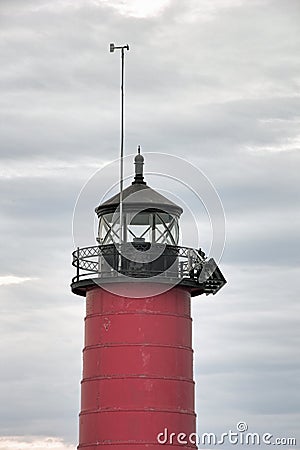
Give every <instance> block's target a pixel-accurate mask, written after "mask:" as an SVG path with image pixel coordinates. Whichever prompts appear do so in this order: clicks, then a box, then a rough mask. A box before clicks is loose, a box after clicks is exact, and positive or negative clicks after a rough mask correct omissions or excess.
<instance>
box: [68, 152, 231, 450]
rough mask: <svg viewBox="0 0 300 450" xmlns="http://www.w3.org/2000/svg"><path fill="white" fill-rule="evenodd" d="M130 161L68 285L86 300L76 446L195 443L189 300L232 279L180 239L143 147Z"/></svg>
mask: <svg viewBox="0 0 300 450" xmlns="http://www.w3.org/2000/svg"><path fill="white" fill-rule="evenodd" d="M133 162H134V164H133V177H132V182H131V184H129V185H128V186H127V187H126V188H125V189H124V190H123V191H122V193H121V195H120V193H118V194H116V195H115V196H113V197H111V198H110V199H108V200H106V201H105V202H103V203H101V204H100V205H98V206H97V207H96V210H95V211H96V214H97V217H98V224H99V227H98V234H97V238H96V240H97V242H96V245H93V246H90V247H83V248H77V249H76V250H75V251H74V252H73V265H74V267H75V270H76V273H75V276H74V278H73V280H72V284H71V289H72V292H73V293H74V294H76V295H79V296H82V297H85V299H86V317H85V342H84V349H83V375H82V382H81V412H80V417H79V446H78V448H79V449H82V450H83V449H84V450H145V449H147V450H158V449H159V448H161V447H162V444H164V448H165V449H167V450H170V449H171V448H172V449H174V447H175V448H178V447H176V446H179V447H180V448H186V449H192V448H197V442H196V439H195V433H196V414H195V407H194V385H195V383H194V379H193V349H192V319H191V299H192V298H193V297H198V296H201V295H210V294H216V293H217V292H218V291H219V289H221V288H222V286H223V285H224V284H225V283H226V280H225V278H224V276H223V275H222V273H221V271H220V269H219V267H218V266H217V264H216V262H215V261H214V260H213V259H212V258H210V259H208V258H206V257H205V254H204V252H203V251H202V250H199V249H194V248H188V247H183V246H180V245H179V236H180V217H181V215H182V214H183V213H184V211H183V209H182V208H181V207H180V206H179V205H177V204H175V203H174V202H172V201H171V200H169V199H168V198H166V197H165V196H163V195H162V194H161V193H159V192H157V191H156V190H154V189H152V188H151V187H150V186H149V185H148V184H147V180H146V179H145V178H146V177H144V163H146V161H144V157H143V155H142V154H141V152H140V149H138V153H137V154H136V156H135V158H134V161H133ZM95 206H96V205H95Z"/></svg>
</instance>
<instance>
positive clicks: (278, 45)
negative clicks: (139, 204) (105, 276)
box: [0, 0, 300, 450]
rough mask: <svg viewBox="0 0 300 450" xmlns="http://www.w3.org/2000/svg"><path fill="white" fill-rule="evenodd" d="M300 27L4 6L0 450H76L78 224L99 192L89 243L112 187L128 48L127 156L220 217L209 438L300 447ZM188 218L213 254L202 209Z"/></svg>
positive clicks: (259, 12)
mask: <svg viewBox="0 0 300 450" xmlns="http://www.w3.org/2000/svg"><path fill="white" fill-rule="evenodd" d="M299 23H300V3H299V1H298V0H289V1H288V2H283V1H281V0H251V1H249V0H248V1H247V0H202V1H201V2H200V1H197V0H189V1H187V0H169V1H167V0H155V1H151V2H149V1H146V0H128V1H121V0H119V1H117V0H116V1H113V0H85V1H83V0H72V1H71V0H51V1H50V0H35V1H33V0H27V1H26V2H25V1H23V0H1V1H0V55H1V70H0V90H1V93H0V95H1V102H0V115H1V120H0V144H1V145H0V158H1V161H0V186H1V196H0V208H1V216H0V230H1V233H0V240H1V258H0V296H1V297H0V298H1V312H2V313H1V316H0V322H1V324H0V329H1V342H0V349H1V350H0V351H1V376H0V397H1V406H0V450H8V449H9V450H19V449H27V448H35V449H37V450H45V449H52V448H53V449H57V450H72V449H75V448H76V445H77V441H78V412H79V409H80V403H79V394H80V378H81V357H82V353H81V350H82V347H83V318H84V300H83V299H82V298H79V297H76V296H74V295H73V294H72V293H71V291H70V280H71V278H72V276H74V273H73V268H72V266H71V252H72V251H73V248H74V245H76V237H75V242H73V236H72V220H73V211H74V207H75V204H76V200H77V197H78V195H79V193H80V192H81V190H82V188H83V186H85V185H86V183H88V182H89V180H96V181H95V183H94V184H93V186H94V187H95V188H94V190H93V194H91V197H90V200H91V208H90V209H87V211H86V213H85V217H83V218H82V217H81V220H83V222H86V223H89V224H90V226H88V227H87V228H86V230H87V231H86V236H85V235H84V236H81V239H85V241H86V242H85V245H94V244H95V241H94V236H93V227H94V225H95V217H94V209H93V208H94V207H95V206H97V204H98V203H99V201H100V199H101V198H102V196H103V195H104V192H103V185H102V184H101V177H102V174H104V175H105V174H107V169H105V168H106V167H107V166H106V165H107V164H110V163H111V162H112V161H114V160H116V159H117V158H118V155H119V95H120V91H119V87H120V79H119V76H120V72H119V68H120V58H119V57H120V55H119V54H118V53H114V54H111V53H109V43H110V42H115V44H116V45H120V44H129V45H130V50H129V52H126V145H125V154H126V155H132V154H133V153H135V151H136V147H137V145H141V147H142V150H143V151H144V152H145V153H147V152H152V153H154V154H155V155H157V161H159V157H160V155H161V154H169V155H172V156H173V157H174V158H175V157H176V158H182V159H183V160H184V161H185V162H184V164H192V165H193V167H195V168H196V169H197V170H198V171H199V173H203V174H204V175H205V177H207V178H208V179H209V180H210V182H211V183H212V185H213V186H214V187H215V189H216V191H217V192H218V195H219V197H220V199H221V201H222V204H223V207H224V211H225V217H226V246H225V249H224V253H223V255H222V258H221V260H220V262H219V265H220V267H221V270H222V272H223V273H224V275H225V277H226V278H227V281H228V283H227V285H226V286H225V287H224V288H223V289H222V291H220V292H219V293H218V294H217V295H216V296H215V297H212V298H211V296H208V297H203V296H202V297H198V298H195V299H193V301H192V305H193V308H192V314H193V327H194V351H195V353H194V369H195V374H194V378H195V381H196V410H197V411H196V412H197V425H198V431H199V432H201V433H202V432H215V433H222V432H226V431H228V430H229V429H235V427H236V424H237V422H239V421H245V422H246V423H247V424H248V427H249V431H252V432H260V433H264V432H270V433H272V434H274V436H276V437H296V438H297V440H298V446H299V444H300V434H299V423H300V407H299V403H300V402H299V400H300V397H299V396H300V394H299V393H300V385H299V380H300V357H299V347H300V326H299V317H300V307H299V291H300V290H299V279H300V270H299V268H300V257H299V255H300V252H299V229H300V209H299V200H300V198H299V197H300V196H299V172H300V132H299V125H300V89H299V88H300V59H299V53H300V33H299ZM130 158H131V157H130ZM149 159H150V157H149ZM146 163H147V157H146ZM170 166H171V167H172V164H171V165H170ZM110 167H112V166H110ZM145 167H146V166H145ZM171 167H170V168H171ZM183 167H186V166H183ZM98 170H100V171H99V172H97V171H98ZM105 171H106V172H105ZM171 172H172V171H171ZM183 172H184V170H183ZM95 173H96V174H98V175H95ZM169 175H170V174H169ZM188 175H189V173H185V174H183V175H182V177H183V179H186V178H188ZM105 176H106V175H105ZM110 176H113V177H115V178H114V181H115V182H116V181H117V177H118V174H117V173H116V172H113V174H112V175H111V173H110ZM167 176H168V174H166V177H167ZM95 177H96V178H95ZM199 177H200V176H199ZM103 179H104V178H103ZM199 180H200V178H199ZM199 180H198V178H197V176H195V177H194V178H193V179H190V184H191V185H197V183H198V182H199V183H200V181H199ZM156 181H157V180H156ZM153 182H154V185H153V184H151V186H152V187H156V185H155V179H153ZM97 183H98V184H97ZM158 184H159V183H158ZM199 186H200V184H199ZM177 187H178V186H177ZM174 189H175V188H174ZM170 190H171V188H170ZM173 194H174V195H178V196H179V197H180V195H181V193H180V192H176V190H174V191H173ZM185 194H186V193H185ZM182 195H183V196H184V194H182ZM186 197H188V196H186ZM186 197H185V198H186ZM81 198H82V197H81ZM187 201H188V200H187ZM208 207H209V205H208ZM189 208H190V209H191V210H192V212H193V214H194V217H198V216H199V217H200V220H199V221H198V222H197V224H198V225H197V227H198V228H197V232H199V234H200V238H202V237H203V241H202V242H203V248H204V249H205V250H206V248H207V246H208V243H209V236H208V235H209V232H210V231H209V227H208V226H207V220H204V218H203V220H202V219H201V217H202V216H203V215H204V212H203V207H202V205H201V203H200V202H196V201H195V202H193V201H192V202H191V203H190V206H189ZM81 216H82V215H81ZM75 217H77V216H76V215H75ZM78 220H79V219H78ZM201 220H202V221H201ZM184 224H185V227H186V228H185V227H183V228H182V240H183V243H184V244H186V245H195V246H197V244H198V241H197V236H196V234H197V233H196V232H195V234H193V233H190V232H189V231H190V230H192V229H193V228H192V226H191V222H189V220H186V221H185V222H184V220H183V225H184ZM202 224H203V227H202ZM189 226H191V228H189ZM89 227H90V228H89ZM84 230H85V228H84ZM194 236H195V237H194ZM187 243H188V244H187ZM212 256H214V255H212Z"/></svg>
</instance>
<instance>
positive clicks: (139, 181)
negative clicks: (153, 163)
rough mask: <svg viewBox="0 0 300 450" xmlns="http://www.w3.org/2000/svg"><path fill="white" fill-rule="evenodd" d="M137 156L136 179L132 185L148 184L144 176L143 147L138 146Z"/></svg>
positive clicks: (135, 163) (135, 162)
mask: <svg viewBox="0 0 300 450" xmlns="http://www.w3.org/2000/svg"><path fill="white" fill-rule="evenodd" d="M137 151H138V153H137V155H136V156H135V158H134V165H135V177H134V180H133V182H132V184H146V183H145V181H144V175H143V165H144V157H143V156H142V155H141V146H140V145H138V148H137Z"/></svg>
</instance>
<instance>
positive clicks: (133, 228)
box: [98, 210, 179, 245]
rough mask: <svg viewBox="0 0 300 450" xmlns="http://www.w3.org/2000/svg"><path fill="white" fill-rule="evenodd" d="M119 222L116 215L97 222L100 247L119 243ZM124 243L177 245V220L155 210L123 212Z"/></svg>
mask: <svg viewBox="0 0 300 450" xmlns="http://www.w3.org/2000/svg"><path fill="white" fill-rule="evenodd" d="M119 233H120V222H119V216H118V215H117V214H113V213H111V214H104V215H103V216H101V217H100V221H99V238H98V241H99V243H100V244H102V245H106V244H112V243H116V242H119V239H120V234H119ZM123 240H124V242H151V243H158V244H168V245H178V241H179V225H178V218H177V217H176V216H173V215H171V214H169V213H167V212H164V211H159V210H156V211H154V212H151V211H147V210H144V211H140V212H125V213H124V214H123Z"/></svg>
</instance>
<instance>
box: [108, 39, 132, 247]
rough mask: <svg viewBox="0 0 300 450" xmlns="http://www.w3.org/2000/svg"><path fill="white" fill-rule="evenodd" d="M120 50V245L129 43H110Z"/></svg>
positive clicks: (110, 48)
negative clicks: (126, 59)
mask: <svg viewBox="0 0 300 450" xmlns="http://www.w3.org/2000/svg"><path fill="white" fill-rule="evenodd" d="M115 50H121V151H120V153H121V158H120V245H121V244H122V241H123V178H124V160H123V158H124V50H129V45H128V44H127V45H120V46H116V45H115V44H113V43H111V44H110V46H109V51H110V52H111V53H113V52H114V51H115Z"/></svg>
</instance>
